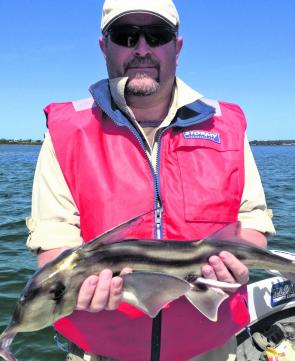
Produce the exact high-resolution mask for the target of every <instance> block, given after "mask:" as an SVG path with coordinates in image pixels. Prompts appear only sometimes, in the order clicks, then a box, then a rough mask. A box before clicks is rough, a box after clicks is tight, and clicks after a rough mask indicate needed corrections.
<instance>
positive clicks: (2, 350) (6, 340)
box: [0, 334, 17, 361]
mask: <svg viewBox="0 0 295 361" xmlns="http://www.w3.org/2000/svg"><path fill="white" fill-rule="evenodd" d="M13 338H14V335H13V336H11V335H5V334H2V335H1V336H0V356H1V357H2V358H3V359H4V360H5V361H17V359H16V358H15V357H14V355H13V354H12V353H11V351H10V350H9V346H10V344H11V342H12V340H13Z"/></svg>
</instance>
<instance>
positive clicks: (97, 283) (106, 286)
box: [76, 269, 123, 312]
mask: <svg viewBox="0 0 295 361" xmlns="http://www.w3.org/2000/svg"><path fill="white" fill-rule="evenodd" d="M122 289H123V280H122V278H121V277H113V274H112V271H111V270H109V269H105V270H103V271H102V272H101V273H100V274H99V276H95V275H93V276H90V277H88V278H87V279H86V280H85V281H84V282H83V284H82V286H81V288H80V291H79V295H78V300H77V306H76V309H78V310H84V311H90V312H99V311H102V310H114V309H116V308H117V307H118V305H119V303H120V301H121V297H122Z"/></svg>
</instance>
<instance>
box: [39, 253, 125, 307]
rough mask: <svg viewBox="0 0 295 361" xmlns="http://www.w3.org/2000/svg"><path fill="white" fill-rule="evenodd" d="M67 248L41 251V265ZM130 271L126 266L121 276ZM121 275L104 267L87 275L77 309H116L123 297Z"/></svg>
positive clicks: (80, 292)
mask: <svg viewBox="0 0 295 361" xmlns="http://www.w3.org/2000/svg"><path fill="white" fill-rule="evenodd" d="M65 250H66V248H55V249H52V250H48V251H43V252H41V253H40V254H39V255H38V265H39V267H43V266H44V265H45V264H46V263H47V262H49V261H51V260H53V259H54V258H55V257H57V256H58V255H59V254H61V253H62V252H63V251H65ZM130 272H132V270H131V268H124V269H123V270H122V272H121V273H120V276H123V275H125V274H127V273H130ZM120 276H116V277H113V274H112V271H111V270H110V269H104V270H102V271H101V272H100V274H99V275H92V276H90V277H87V278H86V279H85V281H84V282H83V283H82V286H81V288H80V291H79V294H78V300H77V305H76V309H77V310H82V311H89V312H99V311H102V310H115V309H116V308H117V307H118V306H119V303H120V301H121V299H122V291H123V279H122V277H120Z"/></svg>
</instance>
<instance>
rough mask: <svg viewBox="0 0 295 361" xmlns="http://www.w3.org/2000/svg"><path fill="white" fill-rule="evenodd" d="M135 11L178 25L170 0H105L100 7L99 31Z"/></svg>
mask: <svg viewBox="0 0 295 361" xmlns="http://www.w3.org/2000/svg"><path fill="white" fill-rule="evenodd" d="M136 13H146V14H151V15H154V16H157V17H159V18H161V19H162V20H164V21H166V22H167V23H169V24H170V25H172V26H178V25H179V15H178V12H177V9H176V7H175V5H174V3H173V1H172V0H105V2H104V5H103V9H102V17H101V31H102V32H104V31H105V30H106V29H107V28H108V27H109V26H110V25H111V24H112V23H113V22H114V21H115V20H117V19H119V18H120V17H122V16H124V15H128V14H136Z"/></svg>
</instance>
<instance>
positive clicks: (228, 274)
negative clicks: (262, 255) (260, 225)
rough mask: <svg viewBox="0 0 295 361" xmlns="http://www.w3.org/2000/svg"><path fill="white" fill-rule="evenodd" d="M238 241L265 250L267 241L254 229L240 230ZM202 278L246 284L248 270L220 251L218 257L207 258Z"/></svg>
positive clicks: (233, 257)
mask: <svg viewBox="0 0 295 361" xmlns="http://www.w3.org/2000/svg"><path fill="white" fill-rule="evenodd" d="M239 239H240V241H241V243H243V242H246V243H247V244H250V245H251V244H253V246H258V247H262V248H266V246H267V239H266V237H265V235H264V234H263V233H260V232H258V231H256V230H254V229H247V228H242V229H241V230H240V235H239ZM201 271H202V273H203V277H204V278H210V279H213V280H217V281H222V282H228V283H240V284H241V285H244V284H246V283H247V282H248V281H249V269H248V268H247V267H246V266H245V265H244V264H243V263H242V262H241V261H239V260H238V259H237V258H236V257H235V256H234V255H233V254H232V253H230V252H226V251H222V252H220V253H219V255H218V256H212V257H210V258H209V263H208V264H207V265H204V266H203V267H202V269H201Z"/></svg>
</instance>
